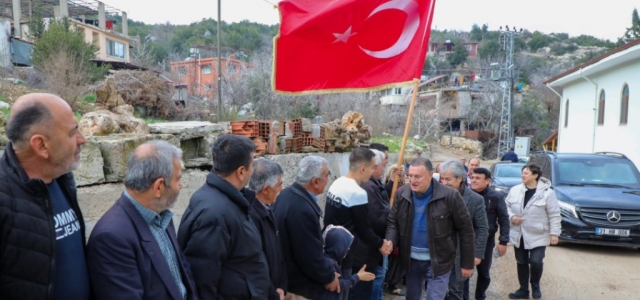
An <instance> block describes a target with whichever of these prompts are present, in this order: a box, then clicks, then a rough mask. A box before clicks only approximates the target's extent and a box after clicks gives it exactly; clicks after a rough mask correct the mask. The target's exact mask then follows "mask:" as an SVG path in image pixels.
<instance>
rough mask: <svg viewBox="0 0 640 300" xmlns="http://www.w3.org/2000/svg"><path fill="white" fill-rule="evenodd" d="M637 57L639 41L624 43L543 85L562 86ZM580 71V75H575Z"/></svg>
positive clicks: (552, 78)
mask: <svg viewBox="0 0 640 300" xmlns="http://www.w3.org/2000/svg"><path fill="white" fill-rule="evenodd" d="M638 57H640V39H636V40H634V41H631V42H629V43H626V44H624V45H622V46H620V47H618V48H615V49H613V50H611V51H609V52H607V53H605V54H602V55H600V56H598V57H596V58H594V59H592V60H589V61H587V62H585V63H583V64H581V65H579V66H577V67H575V68H572V69H570V70H567V71H565V72H563V73H560V74H558V75H556V76H554V77H551V78H549V79H547V80H545V81H544V83H545V84H550V85H552V86H562V85H563V84H566V83H568V82H571V81H574V80H576V79H578V78H579V77H581V75H585V76H587V75H589V74H594V73H597V72H600V71H603V70H605V69H608V68H610V67H612V66H616V65H620V64H622V63H625V62H627V61H629V60H632V59H636V58H638ZM581 70H582V74H576V72H580V71H581Z"/></svg>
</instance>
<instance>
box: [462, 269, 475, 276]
mask: <svg viewBox="0 0 640 300" xmlns="http://www.w3.org/2000/svg"><path fill="white" fill-rule="evenodd" d="M460 271H461V272H460V273H462V277H464V278H469V277H471V275H473V269H465V268H461V269H460Z"/></svg>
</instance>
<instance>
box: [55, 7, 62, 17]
mask: <svg viewBox="0 0 640 300" xmlns="http://www.w3.org/2000/svg"><path fill="white" fill-rule="evenodd" d="M53 17H54V18H56V19H60V18H61V17H62V16H61V15H60V5H56V6H54V7H53Z"/></svg>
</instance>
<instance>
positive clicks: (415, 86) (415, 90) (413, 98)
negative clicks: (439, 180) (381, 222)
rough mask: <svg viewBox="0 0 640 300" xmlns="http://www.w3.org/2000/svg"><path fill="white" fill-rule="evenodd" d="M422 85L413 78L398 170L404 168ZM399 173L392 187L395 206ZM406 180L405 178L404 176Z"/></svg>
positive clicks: (394, 177) (392, 198) (390, 200)
mask: <svg viewBox="0 0 640 300" xmlns="http://www.w3.org/2000/svg"><path fill="white" fill-rule="evenodd" d="M419 85H420V80H419V79H414V80H413V94H412V95H411V104H409V115H408V116H407V124H406V125H405V126H404V136H402V146H400V155H399V156H398V165H397V166H396V170H402V164H403V160H404V150H405V148H406V147H407V139H408V138H409V131H410V130H411V117H412V116H413V107H414V106H415V104H416V98H417V96H418V86H419ZM399 178H400V176H398V174H397V173H396V174H394V175H393V188H392V189H391V195H390V199H389V203H390V205H391V206H393V200H394V199H395V195H396V191H397V190H398V179H399ZM403 180H404V178H403Z"/></svg>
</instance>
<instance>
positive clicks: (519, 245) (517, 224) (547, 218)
mask: <svg viewBox="0 0 640 300" xmlns="http://www.w3.org/2000/svg"><path fill="white" fill-rule="evenodd" d="M541 174H542V172H541V170H540V167H539V166H537V165H534V164H528V165H526V166H524V167H523V168H522V184H519V185H516V186H514V187H513V188H511V191H509V195H508V196H507V199H506V204H507V211H508V212H509V220H510V222H511V230H510V232H509V240H510V242H511V243H512V244H513V247H514V249H515V254H516V262H517V264H518V281H519V282H520V288H519V289H518V290H517V291H516V292H514V293H511V294H509V298H511V299H529V283H528V282H527V281H529V279H530V282H531V290H532V293H531V295H532V296H533V298H534V299H540V298H541V297H542V292H541V290H540V278H541V277H542V266H543V263H542V260H543V258H544V253H545V249H546V246H548V245H549V244H551V245H555V244H557V243H558V236H559V235H560V232H561V225H560V222H561V220H562V218H561V217H560V207H559V206H558V199H556V194H555V192H554V191H553V189H552V188H551V182H550V181H549V180H548V179H546V178H543V177H541Z"/></svg>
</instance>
